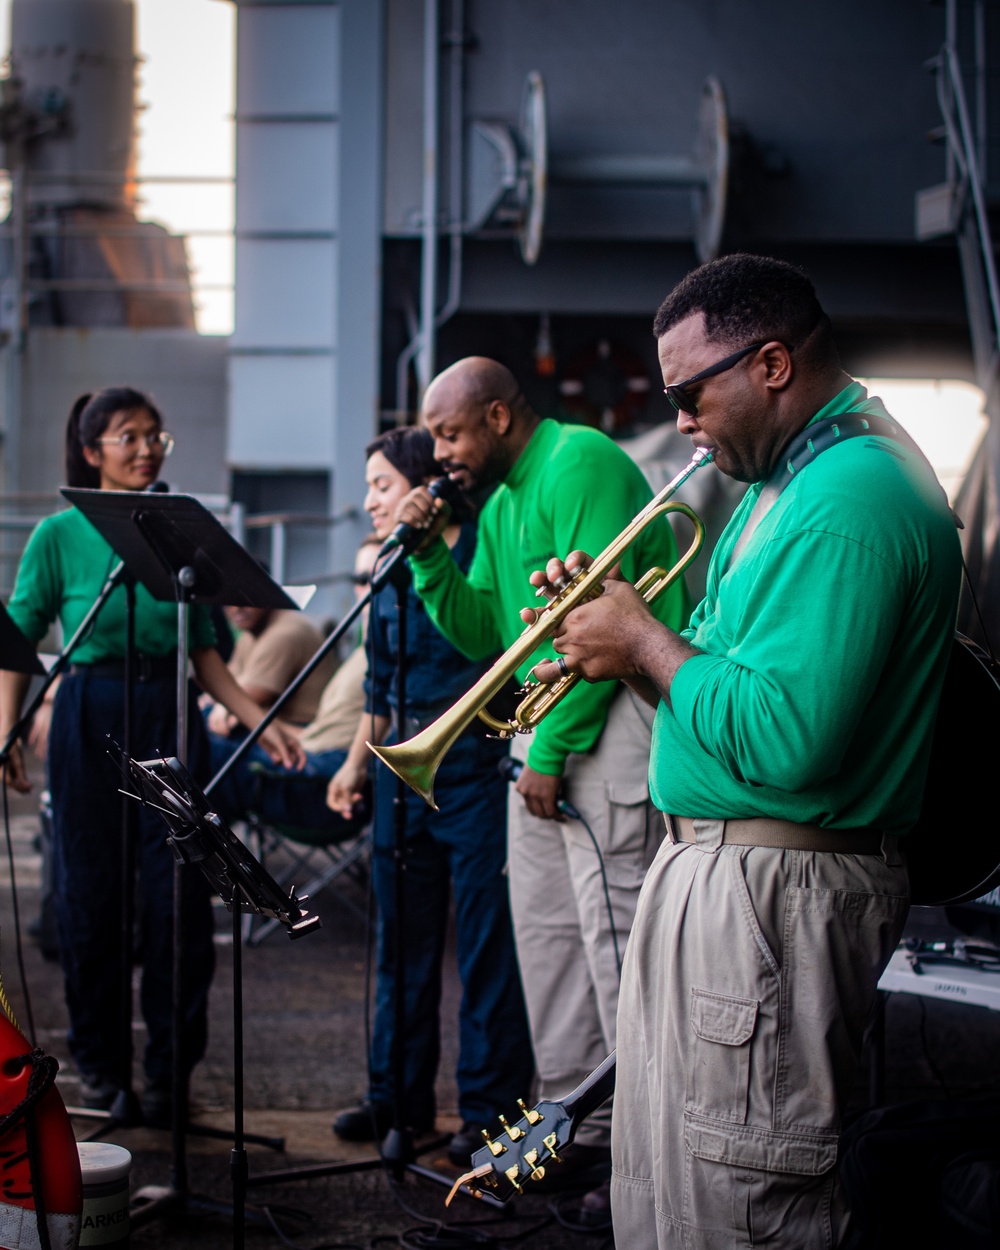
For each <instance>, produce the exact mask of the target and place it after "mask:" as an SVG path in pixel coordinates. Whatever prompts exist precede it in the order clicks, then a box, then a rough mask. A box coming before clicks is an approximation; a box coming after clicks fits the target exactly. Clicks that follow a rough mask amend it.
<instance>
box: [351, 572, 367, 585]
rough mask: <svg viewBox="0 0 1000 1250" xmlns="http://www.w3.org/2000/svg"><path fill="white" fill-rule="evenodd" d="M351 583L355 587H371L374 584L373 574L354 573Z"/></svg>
mask: <svg viewBox="0 0 1000 1250" xmlns="http://www.w3.org/2000/svg"><path fill="white" fill-rule="evenodd" d="M351 583H352V584H353V585H355V586H370V585H371V584H372V575H371V573H352V574H351Z"/></svg>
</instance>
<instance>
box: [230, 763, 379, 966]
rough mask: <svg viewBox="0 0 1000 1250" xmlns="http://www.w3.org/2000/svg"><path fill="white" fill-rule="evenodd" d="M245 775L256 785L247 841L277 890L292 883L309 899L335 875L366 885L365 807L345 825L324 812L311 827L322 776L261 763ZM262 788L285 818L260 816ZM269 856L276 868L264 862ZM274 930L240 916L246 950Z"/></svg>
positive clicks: (347, 901) (344, 898) (324, 781)
mask: <svg viewBox="0 0 1000 1250" xmlns="http://www.w3.org/2000/svg"><path fill="white" fill-rule="evenodd" d="M250 771H251V772H252V773H253V774H255V779H256V784H255V787H254V789H255V801H254V805H253V808H252V809H251V810H250V811H248V812H247V842H248V844H249V846H250V849H251V850H252V851H253V853H254V854H255V855H256V856H257V858H258V859H259V860H260V862H261V863H262V864H264V865H265V867H267V869H268V871H269V872H270V873H271V875H272V876H273V877H274V879H275V881H277V883H278V884H279V885H280V886H282V887H284V888H286V889H287V888H289V887H291V886H292V885H294V886H295V888H296V890H297V892H298V893H299V894H300V895H301V896H303V897H304V896H308V897H309V898H310V899H312V900H313V901H315V899H316V896H317V895H318V894H319V893H320V892H321V891H322V890H325V889H327V887H328V886H330V885H332V884H333V882H334V881H336V880H337V878H338V877H341V876H344V875H346V876H347V877H350V878H351V879H352V880H354V881H355V882H357V883H358V884H362V885H363V884H364V883H365V882H366V880H367V860H368V853H369V849H370V845H371V831H370V814H369V812H368V811H367V805H366V810H364V811H363V812H361V813H359V814H358V816H357V817H355V818H354V819H353V820H350V821H345V820H343V819H342V818H341V817H339V816H337V815H336V814H335V813H334V812H328V813H327V816H328V818H329V819H328V820H326V819H324V822H323V823H322V824H316V823H315V816H316V813H317V812H319V811H322V810H323V798H324V796H325V794H326V789H327V785H328V781H329V779H328V778H326V777H303V776H288V775H287V774H285V773H278V772H275V771H273V770H272V769H269V768H266V767H264V766H263V765H261V764H252V765H251V766H250ZM267 790H270V794H268V795H267V796H266V797H268V798H275V797H278V798H280V799H281V800H283V801H282V803H281V806H282V808H283V809H284V810H285V811H286V812H287V813H288V815H289V817H290V819H289V820H287V821H284V820H282V821H276V820H272V819H270V818H268V817H266V816H264V815H262V814H261V809H265V810H266V808H267V806H269V805H268V804H266V803H265V802H264V799H265V792H266V791H267ZM309 816H311V817H312V820H311V821H310V820H308V817H309ZM275 857H277V858H278V859H279V863H278V864H274V863H268V861H269V860H272V861H273V860H274V858H275ZM340 901H341V902H342V903H343V904H344V905H345V906H346V907H348V908H349V909H350V910H351V911H352V912H354V914H355V915H356V916H358V917H359V918H360V919H361V920H365V918H366V917H365V914H364V911H363V910H362V908H360V907H359V906H358V905H357V904H356V903H355V902H354V901H353V899H351V898H350V897H349V896H348V895H347V894H342V895H341V896H340ZM276 928H280V925H279V923H278V921H276V920H265V919H262V918H261V917H259V916H253V915H247V916H245V917H244V918H243V940H244V942H245V943H246V945H247V946H257V945H259V944H260V943H261V942H262V941H263V940H264V938H266V937H267V935H268V934H269V933H270V932H271V931H272V930H273V929H276Z"/></svg>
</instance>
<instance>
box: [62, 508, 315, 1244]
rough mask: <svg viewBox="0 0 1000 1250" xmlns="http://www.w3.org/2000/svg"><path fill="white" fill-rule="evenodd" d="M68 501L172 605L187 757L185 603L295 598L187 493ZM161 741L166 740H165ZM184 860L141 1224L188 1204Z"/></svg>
mask: <svg viewBox="0 0 1000 1250" xmlns="http://www.w3.org/2000/svg"><path fill="white" fill-rule="evenodd" d="M62 494H63V495H64V496H65V498H66V499H68V500H69V502H70V503H71V504H74V505H75V506H76V507H77V508H79V509H80V511H81V512H82V513H83V515H84V516H85V517H86V518H87V520H88V521H90V523H91V525H93V526H94V528H95V529H96V530H97V531H98V533H99V534H100V535H101V536H102V538H104V539H105V541H106V542H107V543H108V544H109V546H110V547H111V548H112V550H113V551H114V552H115V554H116V555H117V556H118V557H119V558H120V559H121V561H122V563H123V564H124V566H125V571H126V572H127V573H128V574H129V575H130V576H131V577H132V578H134V580H135V581H136V582H141V583H142V585H143V586H145V588H146V590H148V591H149V593H150V594H151V595H152V596H153V598H154V599H157V600H159V601H160V602H161V603H176V604H177V744H176V756H177V759H178V760H179V761H180V763H181V764H185V763H186V761H187V743H188V658H189V656H188V618H189V610H190V607H191V605H192V604H196V605H197V604H203V605H206V606H223V605H225V604H232V605H237V606H241V607H255V608H287V609H290V610H293V611H294V610H297V605H296V604H295V602H294V601H293V600H292V599H291V598H290V597H289V596H288V595H286V594H285V592H284V591H283V590H282V589H281V587H280V586H279V585H278V584H277V583H276V582H275V581H273V580H272V579H271V577H269V576H268V574H267V573H266V572H265V571H264V569H262V568H261V566H260V565H259V564H258V563H257V561H256V560H255V559H254V558H253V556H251V555H250V553H249V552H248V551H247V550H246V549H245V548H244V547H242V546H241V545H240V544H239V543H238V542H237V541H236V539H235V538H233V536H232V535H231V534H230V533H229V531H228V530H227V529H226V528H225V527H224V526H223V525H222V524H221V522H220V521H219V520H218V519H217V518H216V517H215V516H213V514H212V513H211V512H209V510H208V509H207V508H206V507H205V506H204V505H203V504H201V503H199V502H198V500H197V499H195V498H194V497H193V496H191V495H174V494H167V493H164V494H156V493H151V492H148V491H112V490H87V489H84V488H79V487H63V488H62ZM164 745H166V744H164ZM182 869H183V866H182V864H181V863H180V862H175V864H174V963H173V983H174V1003H173V1014H174V1021H173V1063H174V1077H173V1088H174V1105H173V1133H172V1167H171V1171H172V1176H171V1183H170V1186H169V1188H168V1189H166V1190H163V1191H161V1192H160V1193H158V1195H157V1198H156V1199H155V1200H154V1201H153V1202H151V1203H150V1204H149V1206H147V1207H145V1208H143V1210H142V1215H143V1217H144V1219H143V1222H145V1221H146V1220H148V1219H151V1218H153V1217H154V1215H156V1214H159V1211H160V1209H161V1208H162V1209H164V1210H176V1209H177V1208H178V1207H183V1206H185V1205H194V1206H196V1205H197V1204H190V1203H188V1202H187V1200H188V1198H189V1193H188V1178H187V1161H186V1149H185V1127H186V1126H185V1120H186V1114H187V1099H186V1087H187V1083H186V1081H184V1080H182V1079H181V1073H180V1049H181V1047H180V1030H181V1020H180V998H179V993H178V987H179V983H180V976H181V958H180V952H181V941H182V936H181V928H182V925H181V898H182V894H183V875H182Z"/></svg>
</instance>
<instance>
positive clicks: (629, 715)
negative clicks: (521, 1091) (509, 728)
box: [507, 689, 664, 1146]
mask: <svg viewBox="0 0 1000 1250" xmlns="http://www.w3.org/2000/svg"><path fill="white" fill-rule="evenodd" d="M652 716H653V711H652V709H651V708H646V706H645V705H644V704H641V703H640V702H639V701H638V700H637V699H636V698H635V697H634V696H633V695H632V694H631V693H630V692H629V691H627V690H625V689H622V690H620V691H619V692H618V694H617V695H616V696H615V698H614V700H613V701H612V703H611V707H610V709H609V711H608V716H607V720H606V722H605V727H604V732H603V733H602V735H601V738H600V741H599V742H598V745H597V748H596V750H595V751H594V752H592V753H591V754H590V755H571V756H570V757H569V758H568V760H567V761H566V771H565V783H566V791H567V797H568V798H569V799H570V800H571V802H572V803H573V804H574V805H575V806H576V807H577V808H578V810H579V811H580V812H581V814H582V815H583V816H584V818H585V819H586V821H587V823H588V824H589V825H590V827H591V829H592V830H593V833H594V837H595V838H596V840H597V844H598V846H599V847H600V849H601V856H602V858H603V861H604V870H605V873H606V875H607V882H608V898H605V894H604V883H603V880H602V878H601V861H600V860H599V859H598V856H597V853H596V852H595V850H594V844H593V843H592V842H591V840H590V837H589V835H588V834H587V831H586V830H585V829H584V828H583V826H582V825H581V823H580V822H579V821H578V820H566V821H562V822H557V821H554V820H538V819H537V818H536V817H534V816H531V815H529V814H528V811H527V809H526V807H525V806H524V801H523V800H522V799H521V797H520V795H517V794H511V796H510V807H509V809H508V820H507V831H508V848H507V849H508V872H509V874H510V908H511V916H512V918H513V921H514V941H515V945H516V947H517V960H518V964H519V965H520V969H521V982H522V984H523V986H524V1000H525V1003H526V1004H527V1008H528V1025H529V1028H530V1031H531V1044H532V1047H533V1049H534V1053H535V1066H536V1068H537V1071H538V1091H537V1093H538V1097H539V1098H563V1097H564V1096H565V1095H566V1094H568V1093H569V1092H570V1091H571V1090H572V1089H574V1088H575V1087H576V1086H577V1085H578V1084H579V1083H580V1082H581V1081H582V1080H583V1078H584V1077H585V1076H587V1074H588V1073H589V1072H590V1071H591V1070H592V1069H593V1068H596V1067H597V1065H598V1064H599V1063H600V1062H601V1060H602V1059H604V1058H605V1056H606V1055H608V1054H609V1053H610V1052H611V1051H612V1050H614V1048H615V1018H616V1015H617V1011H618V984H619V979H618V967H617V965H616V962H615V941H616V940H617V944H618V950H619V952H620V953H621V954H622V955H624V953H625V942H626V939H627V938H628V935H629V930H630V929H631V927H632V917H633V916H634V915H635V905H636V902H637V901H638V898H639V888H640V886H641V885H642V879H643V877H644V876H645V873H646V869H647V868H648V867H649V864H650V862H651V861H652V859H653V856H654V854H655V853H656V850H657V848H658V847H659V845H660V842H661V841H662V839H663V837H664V827H663V817H662V816H661V815H660V813H659V812H658V811H657V810H656V808H655V807H654V806H653V805H652V803H651V802H650V801H649V789H648V782H647V778H646V774H647V769H648V767H649V742H650V725H651V723H652ZM529 745H530V739H525V738H515V739H514V742H513V744H512V747H511V754H512V755H513V756H514V757H515V758H519V759H523V758H524V757H525V755H526V754H527V749H528V746H529ZM608 899H610V903H611V914H612V915H613V916H614V937H612V929H611V919H610V917H609V914H608ZM610 1137H611V1106H610V1104H607V1105H605V1106H604V1107H602V1108H601V1109H600V1110H599V1111H597V1112H595V1114H594V1115H592V1116H591V1117H590V1119H588V1120H586V1121H585V1122H584V1123H583V1125H582V1126H581V1128H580V1130H579V1132H578V1133H577V1135H576V1140H577V1141H578V1142H580V1143H581V1144H582V1145H587V1146H607V1145H608V1144H609V1142H610Z"/></svg>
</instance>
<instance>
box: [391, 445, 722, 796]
mask: <svg viewBox="0 0 1000 1250" xmlns="http://www.w3.org/2000/svg"><path fill="white" fill-rule="evenodd" d="M711 459H712V453H711V452H710V451H705V450H704V449H703V448H700V447H699V448H697V449H696V450H695V453H694V457H693V458H692V460H691V463H690V464H688V465H687V466H686V467H685V468H684V469H682V470H681V472H680V473H678V474H677V476H676V477H675V478H674V479H673V480H672V481H670V482H668V483H667V485H666V486H664V488H663V489H662V490H661V491H660V492H659V494H658V495H655V496H654V497H653V498H652V499H651V500H650V501H649V503H648V504H647V505H646V506H645V508H643V509H642V511H641V512H640V513H638V514H637V515H636V516H635V517H634V518H633V519H632V520H631V521H630V522H629V524H628V525H627V526H626V527H625V529H624V530H622V532H621V533H620V534H619V535H618V537H617V538H616V539H614V541H613V542H611V543H610V544H609V545H608V546H607V547H605V549H604V550H603V551H602V552H601V554H600V555H599V556H598V557H597V558H596V559H595V560H594V561H593V563H592V564H591V565H590V567H589V568H587V569H580V570H578V571H577V572H576V573H575V574H574V575H573V577H571V578H568V579H567V581H566V583H565V585H563V586H562V588H561V589H560V590H559V592H558V594H556V595H555V596H554V598H552V599H551V600H549V602H548V603H547V604H546V605H545V607H544V608H541V609H540V610H539V613H538V617H537V619H536V620H535V623H534V624H533V625H529V626H527V628H526V629H525V630H524V631H523V633H522V634H521V635H520V637H519V638H518V639H517V641H516V642H515V643H514V644H513V645H512V646H511V647H508V649H507V650H506V651H505V652H504V653H503V655H502V656H500V658H499V659H498V660H497V661H496V663H495V664H494V665H493V666H492V668H490V669H488V670H487V672H485V673H484V674H483V675H482V677H480V679H479V680H478V681H477V682H476V684H475V685H474V686H472V687H471V688H470V689H469V690H467V691H466V693H465V694H464V695H462V697H461V698H460V699H459V700H458V702H457V703H454V704H453V705H452V706H451V707H450V708H449V709H448V710H447V711H446V712H443V713H442V714H441V715H440V716H439V717H438V718H437V720H436V721H434V722H433V723H432V724H430V725H428V726H427V728H426V729H422V730H421V731H420V733H418V734H417V735H416V736H415V737H413V738H410V739H409V741H407V742H400V743H397V744H396V745H395V746H391V747H380V746H372V744H371V743H370V742H369V743H368V744H367V746H368V749H369V751H371V752H372V753H373V754H374V755H377V756H378V758H379V759H380V760H381V761H382V762H383V763H384V764H387V765H388V766H389V767H390V768H391V769H392V771H393V772H394V773H395V774H396V776H397V777H401V778H402V779H403V781H405V782H406V784H407V785H408V786H409V787H410V788H411V789H412V790H415V791H416V792H417V794H419V795H420V797H421V798H422V799H423V800H424V801H425V802H426V803H429V804H430V806H431V807H434V808H436V807H437V804H436V803H435V802H434V775H435V773H436V772H437V770H438V768H439V766H440V764H441V761H442V760H443V759H444V757H445V755H447V753H448V752H449V751H450V750H451V748H452V746H453V745H454V743H455V740H456V739H457V738H458V737H459V735H460V734H462V733H463V732H464V731H465V729H466V728H467V727H468V726H469V725H470V724H471V723H472V721H473V720H474V718H475V717H477V716H478V717H479V719H480V720H482V721H483V722H484V723H485V724H486V725H488V726H489V727H490V729H492V730H493V732H494V733H495V734H497V735H498V736H499V737H501V738H513V737H514V735H515V734H522V733H531V731H532V730H533V729H534V728H535V726H536V725H537V724H538V723H539V721H541V720H542V718H543V717H544V716H546V715H547V714H548V713H549V712H550V711H551V710H552V709H553V708H554V707H555V705H556V704H557V703H559V702H560V701H561V700H562V699H564V698H565V697H566V695H567V694H568V693H569V691H570V690H571V689H572V687H573V686H574V685H575V684H576V682H577V681H578V680H579V674H578V673H568V674H567V675H566V676H565V677H560V678H559V679H558V680H557V681H554V682H550V683H548V684H543V683H542V682H538V681H532V682H527V683H526V684H525V686H524V690H523V693H524V695H525V697H524V698H523V699H522V700H521V702H520V703H519V704H518V706H517V710H516V712H515V713H514V716H513V717H512V718H511V719H510V720H498V719H497V718H496V717H494V716H491V715H490V713H489V712H487V711H486V705H487V704H488V703H489V701H490V700H491V699H492V698H494V697H495V696H496V695H497V694H498V693H499V692H500V690H501V689H502V688H503V687H504V686H505V685H506V683H507V682H508V681H509V680H510V678H511V677H512V676H513V675H514V673H516V672H517V670H518V669H519V668H520V667H521V665H522V664H523V663H524V661H525V660H526V659H528V657H529V656H530V655H531V654H532V652H533V651H535V650H536V649H537V648H538V647H539V646H541V644H542V643H543V642H544V641H545V640H546V638H550V637H551V636H552V635H553V634H554V633H556V632H557V630H558V628H559V625H560V624H561V623H562V621H563V620H564V619H565V618H566V617H567V616H568V615H569V613H570V612H572V611H573V609H574V608H576V607H579V606H580V604H582V603H586V602H588V600H591V599H596V598H597V596H598V595H599V594H601V593H602V592H603V589H604V587H603V582H604V579H605V577H607V575H608V573H609V572H610V571H611V569H612V568H613V567H614V566H615V565H616V564H617V563H618V561H619V560H620V559H621V558H622V555H623V554H624V553H625V551H626V550H627V549H628V547H629V546H630V545H631V544H632V543H633V542H634V541H635V539H636V538H637V537H638V536H639V535H640V534H641V533H642V532H643V530H644V529H646V527H647V526H648V525H651V524H652V523H653V522H654V521H656V520H658V519H659V518H660V517H662V516H666V515H667V513H668V512H680V513H682V514H683V515H684V516H686V517H687V518H688V520H690V522H691V524H692V525H693V526H694V538H693V539H692V541H691V545H690V546H689V547H688V549H687V551H686V552H685V553H684V555H683V556H681V558H680V559H679V560H678V561H677V563H676V564H675V565H674V566H673V568H672V569H670V571H669V572H667V571H666V570H664V569H662V568H658V567H654V568H651V569H649V570H648V572H646V573H644V574H643V576H642V577H641V578H640V579H639V580H638V581H637V582H636V584H635V588H636V590H638V591H639V593H640V594H641V595H642V596H643V598H644V599H645V600H646V602H647V603H652V602H653V600H654V599H656V598H657V596H658V595H660V594H662V593H663V591H664V590H666V589H667V587H668V586H669V585H670V584H671V583H672V582H674V581H675V580H676V579H677V578H678V577H679V576H680V575H681V574H682V573H683V572H684V570H685V569H686V568H687V566H688V565H689V564H690V563H691V562H692V560H694V558H695V557H696V556H697V554H698V552H699V551H700V550H701V545H702V543H703V542H704V539H705V527H704V525H703V524H702V522H701V520H700V519H699V518H698V517H697V516H696V515H695V513H694V512H692V510H691V509H690V508H689V507H688V506H687V505H686V504H682V503H668V502H667V500H668V499H670V497H671V496H672V495H673V494H675V493H676V492H677V490H679V488H680V487H681V486H682V485H683V484H684V483H685V482H686V481H687V480H688V478H689V477H690V476H691V474H692V473H694V472H695V470H696V469H699V468H700V467H701V466H702V465H704V464H708V462H709V461H710V460H711Z"/></svg>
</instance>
